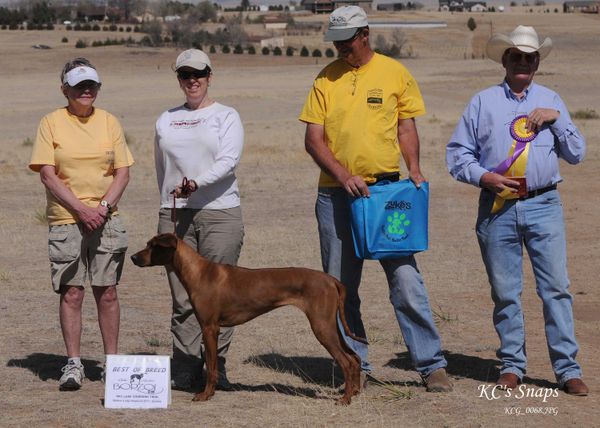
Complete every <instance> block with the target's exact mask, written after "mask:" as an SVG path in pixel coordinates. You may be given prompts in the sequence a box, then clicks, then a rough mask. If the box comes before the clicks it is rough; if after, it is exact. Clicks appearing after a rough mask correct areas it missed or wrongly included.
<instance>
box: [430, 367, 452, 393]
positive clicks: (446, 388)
mask: <svg viewBox="0 0 600 428" xmlns="http://www.w3.org/2000/svg"><path fill="white" fill-rule="evenodd" d="M423 382H425V387H426V389H427V392H450V391H452V389H453V388H452V384H451V383H450V379H448V375H447V374H446V369H437V370H436V371H434V372H433V373H431V374H430V375H429V376H427V377H426V378H423Z"/></svg>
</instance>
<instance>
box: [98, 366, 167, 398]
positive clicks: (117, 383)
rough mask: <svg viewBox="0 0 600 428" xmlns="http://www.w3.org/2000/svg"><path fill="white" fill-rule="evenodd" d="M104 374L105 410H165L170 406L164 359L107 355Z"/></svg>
mask: <svg viewBox="0 0 600 428" xmlns="http://www.w3.org/2000/svg"><path fill="white" fill-rule="evenodd" d="M105 373H106V379H105V389H104V407H106V408H108V409H155V408H163V409H165V408H167V407H168V406H169V404H171V366H170V359H169V357H168V356H164V355H107V356H106V372H105Z"/></svg>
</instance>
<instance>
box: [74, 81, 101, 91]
mask: <svg viewBox="0 0 600 428" xmlns="http://www.w3.org/2000/svg"><path fill="white" fill-rule="evenodd" d="M100 86H102V83H98V82H94V81H93V80H84V81H83V82H80V83H78V84H76V85H75V86H73V88H75V89H77V90H78V91H86V90H90V91H97V90H98V89H100Z"/></svg>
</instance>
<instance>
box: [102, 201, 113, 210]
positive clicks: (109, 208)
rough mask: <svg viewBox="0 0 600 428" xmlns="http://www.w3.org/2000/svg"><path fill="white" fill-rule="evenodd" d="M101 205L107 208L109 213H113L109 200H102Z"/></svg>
mask: <svg viewBox="0 0 600 428" xmlns="http://www.w3.org/2000/svg"><path fill="white" fill-rule="evenodd" d="M100 205H102V206H103V207H106V208H107V209H108V212H111V211H112V207H111V206H110V204H109V203H108V201H107V200H105V199H102V200H101V201H100Z"/></svg>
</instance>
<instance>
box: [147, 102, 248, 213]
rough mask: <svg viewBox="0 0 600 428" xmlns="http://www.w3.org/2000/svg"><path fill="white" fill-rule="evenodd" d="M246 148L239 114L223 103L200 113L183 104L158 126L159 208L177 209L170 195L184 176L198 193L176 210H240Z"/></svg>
mask: <svg viewBox="0 0 600 428" xmlns="http://www.w3.org/2000/svg"><path fill="white" fill-rule="evenodd" d="M243 145H244V128H243V126H242V121H241V119H240V116H239V114H238V113H237V111H235V109H233V108H231V107H227V106H224V105H222V104H219V103H213V104H211V105H210V106H208V107H204V108H201V109H198V110H190V109H188V108H186V107H185V105H182V106H179V107H176V108H173V109H171V110H167V111H165V112H164V113H162V114H161V115H160V117H159V118H158V120H157V121H156V134H155V138H154V159H155V163H156V177H157V179H158V189H159V191H160V206H161V208H172V207H173V195H171V191H172V190H173V189H175V187H177V186H178V185H180V184H181V181H182V179H183V177H187V178H188V179H190V180H194V181H195V182H196V184H198V190H196V191H195V192H194V193H192V194H191V196H190V197H189V198H188V199H177V201H176V204H177V205H176V206H177V208H194V209H226V208H233V207H237V206H239V205H240V194H239V189H238V184H237V179H236V177H235V168H236V167H237V165H238V164H239V162H240V158H241V155H242V148H243Z"/></svg>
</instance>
